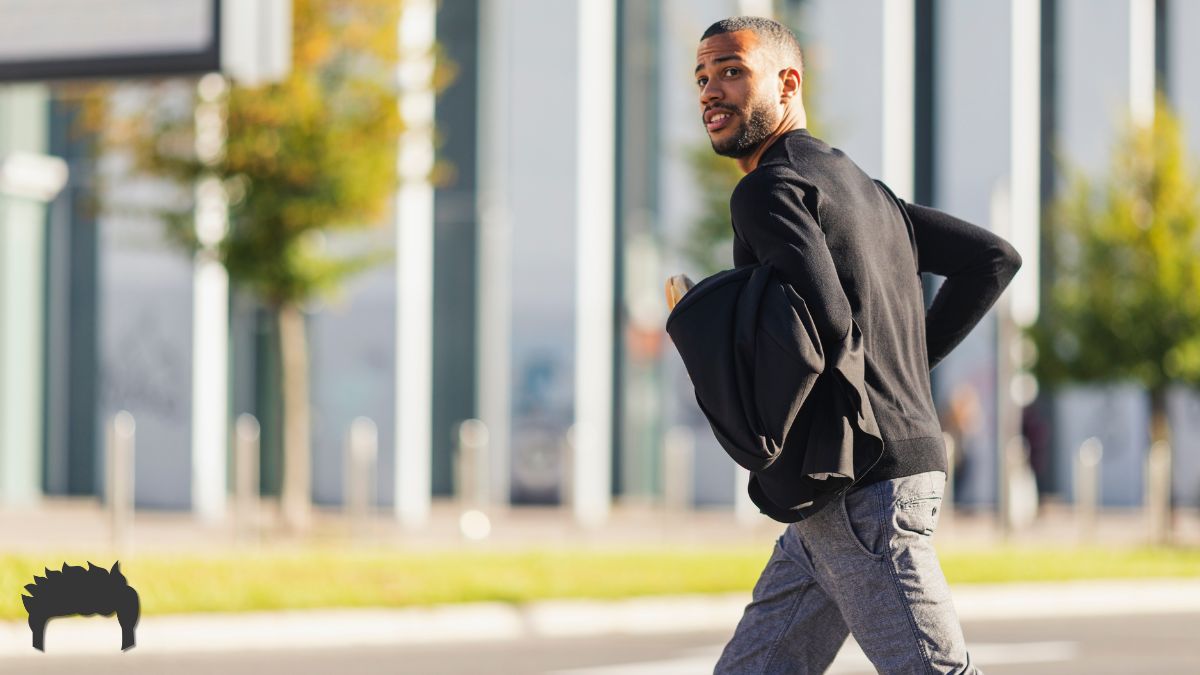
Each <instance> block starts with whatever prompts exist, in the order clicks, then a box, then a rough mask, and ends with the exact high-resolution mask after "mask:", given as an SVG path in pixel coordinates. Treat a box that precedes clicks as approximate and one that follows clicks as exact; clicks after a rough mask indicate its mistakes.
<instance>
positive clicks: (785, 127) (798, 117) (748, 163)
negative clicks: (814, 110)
mask: <svg viewBox="0 0 1200 675" xmlns="http://www.w3.org/2000/svg"><path fill="white" fill-rule="evenodd" d="M807 124H808V119H807V117H806V116H805V114H804V112H803V111H801V112H800V113H799V114H796V113H790V112H789V113H785V114H784V116H783V119H782V120H781V121H780V122H779V127H778V128H776V129H775V131H774V132H772V134H771V135H770V136H767V138H766V139H765V140H764V141H763V142H762V143H759V144H758V149H757V150H755V151H754V153H753V154H751V155H749V156H747V157H739V158H738V160H737V163H738V166H739V167H741V169H742V173H750V172H751V171H753V170H755V169H757V168H758V163H759V161H760V160H762V156H763V155H764V154H766V152H767V148H769V147H771V146H772V145H774V144H775V141H778V140H779V139H780V138H781V137H782V136H783V135H784V134H787V133H789V132H792V131H795V130H796V129H803V128H804V127H805V126H806V125H807Z"/></svg>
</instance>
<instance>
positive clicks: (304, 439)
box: [278, 302, 312, 533]
mask: <svg viewBox="0 0 1200 675" xmlns="http://www.w3.org/2000/svg"><path fill="white" fill-rule="evenodd" d="M278 316H279V353H280V365H281V375H282V377H281V379H282V380H283V390H282V392H281V394H282V397H283V490H282V495H281V502H282V507H283V518H284V523H285V524H286V525H287V528H288V529H289V530H291V531H292V532H295V533H301V532H304V531H306V530H307V529H308V526H309V522H310V518H311V507H312V501H311V493H312V489H311V486H312V477H311V474H312V469H311V452H310V450H311V445H310V439H309V405H308V339H307V337H306V336H305V333H304V314H303V313H302V312H301V311H300V307H299V305H297V304H295V303H291V302H287V303H284V304H282V305H280V306H279V313H278Z"/></svg>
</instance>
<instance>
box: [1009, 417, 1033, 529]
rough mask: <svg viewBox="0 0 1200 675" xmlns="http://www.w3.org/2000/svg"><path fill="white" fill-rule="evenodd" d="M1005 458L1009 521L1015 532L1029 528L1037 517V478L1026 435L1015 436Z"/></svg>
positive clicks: (1010, 442)
mask: <svg viewBox="0 0 1200 675" xmlns="http://www.w3.org/2000/svg"><path fill="white" fill-rule="evenodd" d="M1005 460H1006V461H1005V465H1006V470H1007V471H1008V479H1007V480H1006V481H1005V484H1006V485H1007V486H1008V500H1007V502H1006V503H1007V504H1008V509H1009V513H1008V522H1009V524H1010V527H1011V529H1012V531H1014V532H1015V531H1018V530H1023V529H1026V528H1028V527H1029V526H1030V525H1032V524H1033V521H1034V520H1035V519H1036V518H1037V510H1038V491H1037V479H1036V478H1035V477H1034V475H1033V468H1032V467H1031V466H1030V464H1029V441H1028V440H1027V439H1026V438H1025V437H1024V436H1014V437H1013V438H1012V439H1011V440H1010V441H1009V443H1008V446H1007V447H1006V448H1005Z"/></svg>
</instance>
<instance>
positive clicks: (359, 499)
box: [343, 417, 379, 534]
mask: <svg viewBox="0 0 1200 675" xmlns="http://www.w3.org/2000/svg"><path fill="white" fill-rule="evenodd" d="M378 456H379V429H378V427H376V426H375V422H374V421H373V420H371V419H370V418H368V417H356V418H354V421H353V422H351V423H350V433H349V434H347V436H346V452H345V460H346V462H345V471H344V474H343V475H344V480H345V482H344V490H345V499H344V500H343V507H344V508H345V511H346V515H347V517H348V518H349V519H350V523H351V527H352V528H353V530H354V531H355V532H356V533H357V534H363V533H365V532H366V530H367V527H368V523H369V520H370V515H371V505H372V503H373V502H374V501H375V463H376V460H377V458H378Z"/></svg>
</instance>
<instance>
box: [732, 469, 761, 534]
mask: <svg viewBox="0 0 1200 675" xmlns="http://www.w3.org/2000/svg"><path fill="white" fill-rule="evenodd" d="M749 482H750V472H749V471H748V470H747V469H745V468H743V467H742V466H741V465H740V464H734V465H733V518H734V520H735V521H737V523H738V524H739V525H744V526H747V527H752V526H755V525H757V524H759V523H761V522H762V513H761V512H760V511H759V510H758V506H757V505H756V504H755V503H754V500H752V499H750V493H749V492H748V491H747V489H746V488H747V485H748V484H749Z"/></svg>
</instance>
